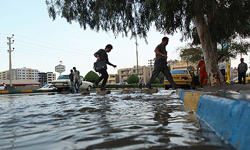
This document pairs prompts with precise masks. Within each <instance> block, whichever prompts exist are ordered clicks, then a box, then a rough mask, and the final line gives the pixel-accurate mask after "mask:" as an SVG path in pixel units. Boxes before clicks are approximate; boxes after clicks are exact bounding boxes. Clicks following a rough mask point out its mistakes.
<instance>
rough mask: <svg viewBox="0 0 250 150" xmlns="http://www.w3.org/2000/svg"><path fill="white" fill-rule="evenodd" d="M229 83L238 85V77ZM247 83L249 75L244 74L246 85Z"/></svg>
mask: <svg viewBox="0 0 250 150" xmlns="http://www.w3.org/2000/svg"><path fill="white" fill-rule="evenodd" d="M242 82H243V79H242ZM230 83H231V84H238V83H239V80H238V77H236V78H234V79H233V80H231V81H230ZM247 83H250V73H246V84H247Z"/></svg>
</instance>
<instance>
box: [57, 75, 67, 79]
mask: <svg viewBox="0 0 250 150" xmlns="http://www.w3.org/2000/svg"><path fill="white" fill-rule="evenodd" d="M58 79H69V75H61V76H60V77H58Z"/></svg>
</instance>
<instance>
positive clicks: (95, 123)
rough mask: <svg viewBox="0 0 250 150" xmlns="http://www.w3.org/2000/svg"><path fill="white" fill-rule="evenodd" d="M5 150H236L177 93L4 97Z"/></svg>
mask: <svg viewBox="0 0 250 150" xmlns="http://www.w3.org/2000/svg"><path fill="white" fill-rule="evenodd" d="M0 116H1V119H0V133H1V134H0V149H15V150H27V149H32V150H33V149H35V150H40V149H41V150H44V149H48V150H62V149H131V150H136V149H152V150H154V149H157V150H158V149H171V150H201V149H202V150H206V149H207V150H218V149H220V150H221V149H222V150H223V149H225V150H228V149H233V148H232V147H230V146H229V145H227V144H225V143H224V142H223V141H222V140H221V139H220V138H219V137H218V136H217V135H216V134H215V132H213V131H212V130H211V129H210V128H209V127H208V126H207V125H206V124H205V123H204V122H203V121H202V120H200V119H198V118H197V117H196V115H195V114H194V113H193V112H192V111H191V110H190V109H189V108H187V107H186V106H184V105H183V103H182V101H181V100H180V98H179V97H178V96H177V95H176V93H172V92H171V91H165V90H161V91H159V92H158V93H155V94H144V93H139V92H135V93H133V94H121V91H112V93H111V94H109V95H105V96H101V95H96V94H95V93H91V94H90V95H85V96H84V95H81V94H55V95H49V94H48V93H31V94H12V95H11V94H5V95H0Z"/></svg>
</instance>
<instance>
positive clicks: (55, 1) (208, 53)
mask: <svg viewBox="0 0 250 150" xmlns="http://www.w3.org/2000/svg"><path fill="white" fill-rule="evenodd" d="M46 4H47V6H48V12H49V16H50V17H52V18H53V19H56V16H57V15H59V16H61V17H62V18H66V20H67V21H68V22H69V23H71V22H72V21H76V22H78V23H79V25H80V26H81V27H82V28H83V29H86V28H87V26H89V27H90V29H92V30H96V31H99V30H100V29H101V30H104V31H112V32H113V33H114V35H115V36H117V35H118V34H119V33H121V34H122V35H125V36H127V35H128V33H131V36H132V37H136V36H139V37H141V38H142V37H143V38H145V39H146V37H147V32H148V31H149V29H150V27H151V26H155V27H156V30H157V31H159V32H162V33H167V34H173V33H174V32H176V31H177V30H178V31H181V32H182V34H183V39H189V38H191V39H193V40H196V41H197V42H199V43H201V45H202V50H203V54H204V57H205V62H206V66H207V73H208V76H209V78H210V81H211V82H212V83H217V82H215V79H216V77H217V76H218V75H219V74H220V71H219V69H218V67H217V66H216V64H217V57H216V52H214V50H213V44H212V43H213V42H214V41H215V42H220V41H221V40H224V39H228V38H229V37H233V38H234V37H236V36H241V37H243V38H246V37H249V33H250V19H249V18H250V13H249V12H250V1H249V0H84V1H81V0H46ZM197 35H198V36H197ZM222 78H223V77H222V75H221V74H220V80H221V79H222ZM218 83H220V82H218Z"/></svg>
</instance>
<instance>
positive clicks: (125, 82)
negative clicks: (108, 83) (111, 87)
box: [116, 82, 128, 85]
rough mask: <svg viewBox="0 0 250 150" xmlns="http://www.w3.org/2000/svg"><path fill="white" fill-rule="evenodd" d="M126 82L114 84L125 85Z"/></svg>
mask: <svg viewBox="0 0 250 150" xmlns="http://www.w3.org/2000/svg"><path fill="white" fill-rule="evenodd" d="M127 84H128V83H127V82H120V83H116V85H127Z"/></svg>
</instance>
